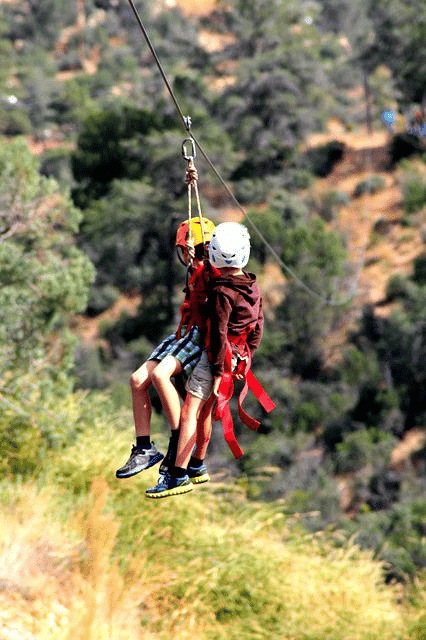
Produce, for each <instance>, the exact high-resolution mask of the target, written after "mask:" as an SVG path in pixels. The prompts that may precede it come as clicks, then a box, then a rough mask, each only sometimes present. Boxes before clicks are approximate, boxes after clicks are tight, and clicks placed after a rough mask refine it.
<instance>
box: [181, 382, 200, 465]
mask: <svg viewBox="0 0 426 640" xmlns="http://www.w3.org/2000/svg"><path fill="white" fill-rule="evenodd" d="M204 402H205V400H201V399H200V398H197V397H196V396H193V395H192V394H191V393H189V392H188V394H187V396H186V399H185V402H184V403H183V407H182V411H181V420H180V435H179V445H178V452H177V456H176V466H177V467H182V468H185V469H186V467H187V466H188V462H189V459H190V457H191V453H192V450H193V448H194V445H195V439H196V431H197V418H198V413H199V410H200V407H201V405H202V404H203V403H204Z"/></svg>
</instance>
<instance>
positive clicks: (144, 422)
mask: <svg viewBox="0 0 426 640" xmlns="http://www.w3.org/2000/svg"><path fill="white" fill-rule="evenodd" d="M157 365H158V362H157V361H156V360H148V361H147V362H144V363H143V365H142V366H141V367H139V369H137V370H136V371H135V372H134V373H132V375H131V377H130V388H131V391H132V404H133V419H134V421H135V431H136V436H149V434H150V426H151V411H152V407H151V399H150V397H149V394H148V389H149V387H150V386H151V374H152V372H153V370H154V369H155V367H156V366H157Z"/></svg>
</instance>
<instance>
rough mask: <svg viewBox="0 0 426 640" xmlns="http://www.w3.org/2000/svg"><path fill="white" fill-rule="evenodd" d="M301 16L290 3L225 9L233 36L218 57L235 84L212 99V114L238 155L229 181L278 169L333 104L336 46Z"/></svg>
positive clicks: (257, 0)
mask: <svg viewBox="0 0 426 640" xmlns="http://www.w3.org/2000/svg"><path fill="white" fill-rule="evenodd" d="M314 12H315V9H314ZM305 13H306V12H305V10H304V9H303V8H300V9H298V8H297V7H295V5H294V3H290V2H280V3H277V2H274V1H273V0H250V2H246V1H244V2H242V1H239V0H235V2H233V4H232V5H231V9H230V10H229V11H228V13H227V14H226V15H227V20H228V24H227V26H228V28H229V29H230V30H231V32H232V33H233V34H234V36H235V40H234V43H233V44H231V45H229V46H228V47H227V48H226V49H225V50H224V52H223V54H222V58H223V59H222V61H221V62H222V64H223V65H226V64H228V65H233V66H232V76H233V79H234V82H233V83H232V84H231V85H230V86H229V88H228V89H226V90H225V91H224V92H223V94H222V95H221V96H220V98H219V99H218V100H217V103H216V107H215V117H216V118H217V119H220V120H221V121H222V122H223V123H224V126H225V127H226V129H227V131H228V132H229V133H230V135H232V136H233V140H234V142H235V144H236V145H238V148H239V149H242V150H243V151H244V154H245V155H244V157H243V162H242V163H241V164H240V166H239V167H238V168H237V170H236V172H235V174H234V176H233V177H234V179H241V178H245V177H252V176H254V175H266V174H268V173H277V172H279V171H282V168H283V166H285V165H286V164H288V163H289V162H290V160H291V159H292V157H293V153H294V151H295V148H296V146H297V144H298V143H299V142H300V140H301V139H302V138H303V137H304V136H305V135H306V133H308V132H309V131H312V130H315V129H319V128H321V126H322V125H323V123H324V120H325V117H326V116H329V115H330V113H331V112H332V111H333V108H334V106H335V104H336V103H335V99H334V96H335V94H336V91H335V90H333V91H331V90H330V89H331V86H332V83H331V81H330V73H331V71H332V69H334V68H335V66H336V65H337V64H338V63H340V62H341V60H340V58H341V56H342V49H341V47H340V46H339V45H338V43H337V41H336V40H335V38H334V36H333V35H332V34H330V33H329V34H320V32H319V31H318V30H317V28H316V26H315V25H314V24H313V22H314V21H313V20H312V21H311V23H309V22H306V20H305V18H306V16H305ZM307 43H308V46H307ZM236 62H237V64H235V63H236ZM334 89H335V87H334Z"/></svg>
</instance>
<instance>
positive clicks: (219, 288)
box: [208, 272, 263, 376]
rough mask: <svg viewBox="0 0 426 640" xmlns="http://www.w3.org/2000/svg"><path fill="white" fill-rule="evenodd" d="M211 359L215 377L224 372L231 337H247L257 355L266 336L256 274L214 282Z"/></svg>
mask: <svg viewBox="0 0 426 640" xmlns="http://www.w3.org/2000/svg"><path fill="white" fill-rule="evenodd" d="M208 305H209V310H208V315H209V319H210V327H209V356H210V364H211V366H212V373H213V376H220V375H222V374H223V372H224V362H225V354H226V347H227V339H228V336H229V339H230V341H231V342H232V339H233V337H237V336H241V335H245V334H247V335H246V342H247V345H248V347H249V349H250V352H251V354H252V355H253V353H254V351H255V350H256V349H257V347H258V346H259V343H260V340H261V338H262V332H263V312H262V298H261V295H260V293H259V289H258V288H257V283H256V276H255V275H254V274H253V273H246V272H244V273H242V274H240V275H223V274H221V275H220V276H217V277H215V278H213V279H212V281H211V283H210V291H209V299H208Z"/></svg>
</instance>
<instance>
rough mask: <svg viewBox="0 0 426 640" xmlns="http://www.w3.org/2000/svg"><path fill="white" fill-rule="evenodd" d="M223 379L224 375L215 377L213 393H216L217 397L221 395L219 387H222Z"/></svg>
mask: <svg viewBox="0 0 426 640" xmlns="http://www.w3.org/2000/svg"><path fill="white" fill-rule="evenodd" d="M221 380H222V376H215V377H214V378H213V395H215V396H216V397H217V396H218V395H219V387H220V382H221Z"/></svg>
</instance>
